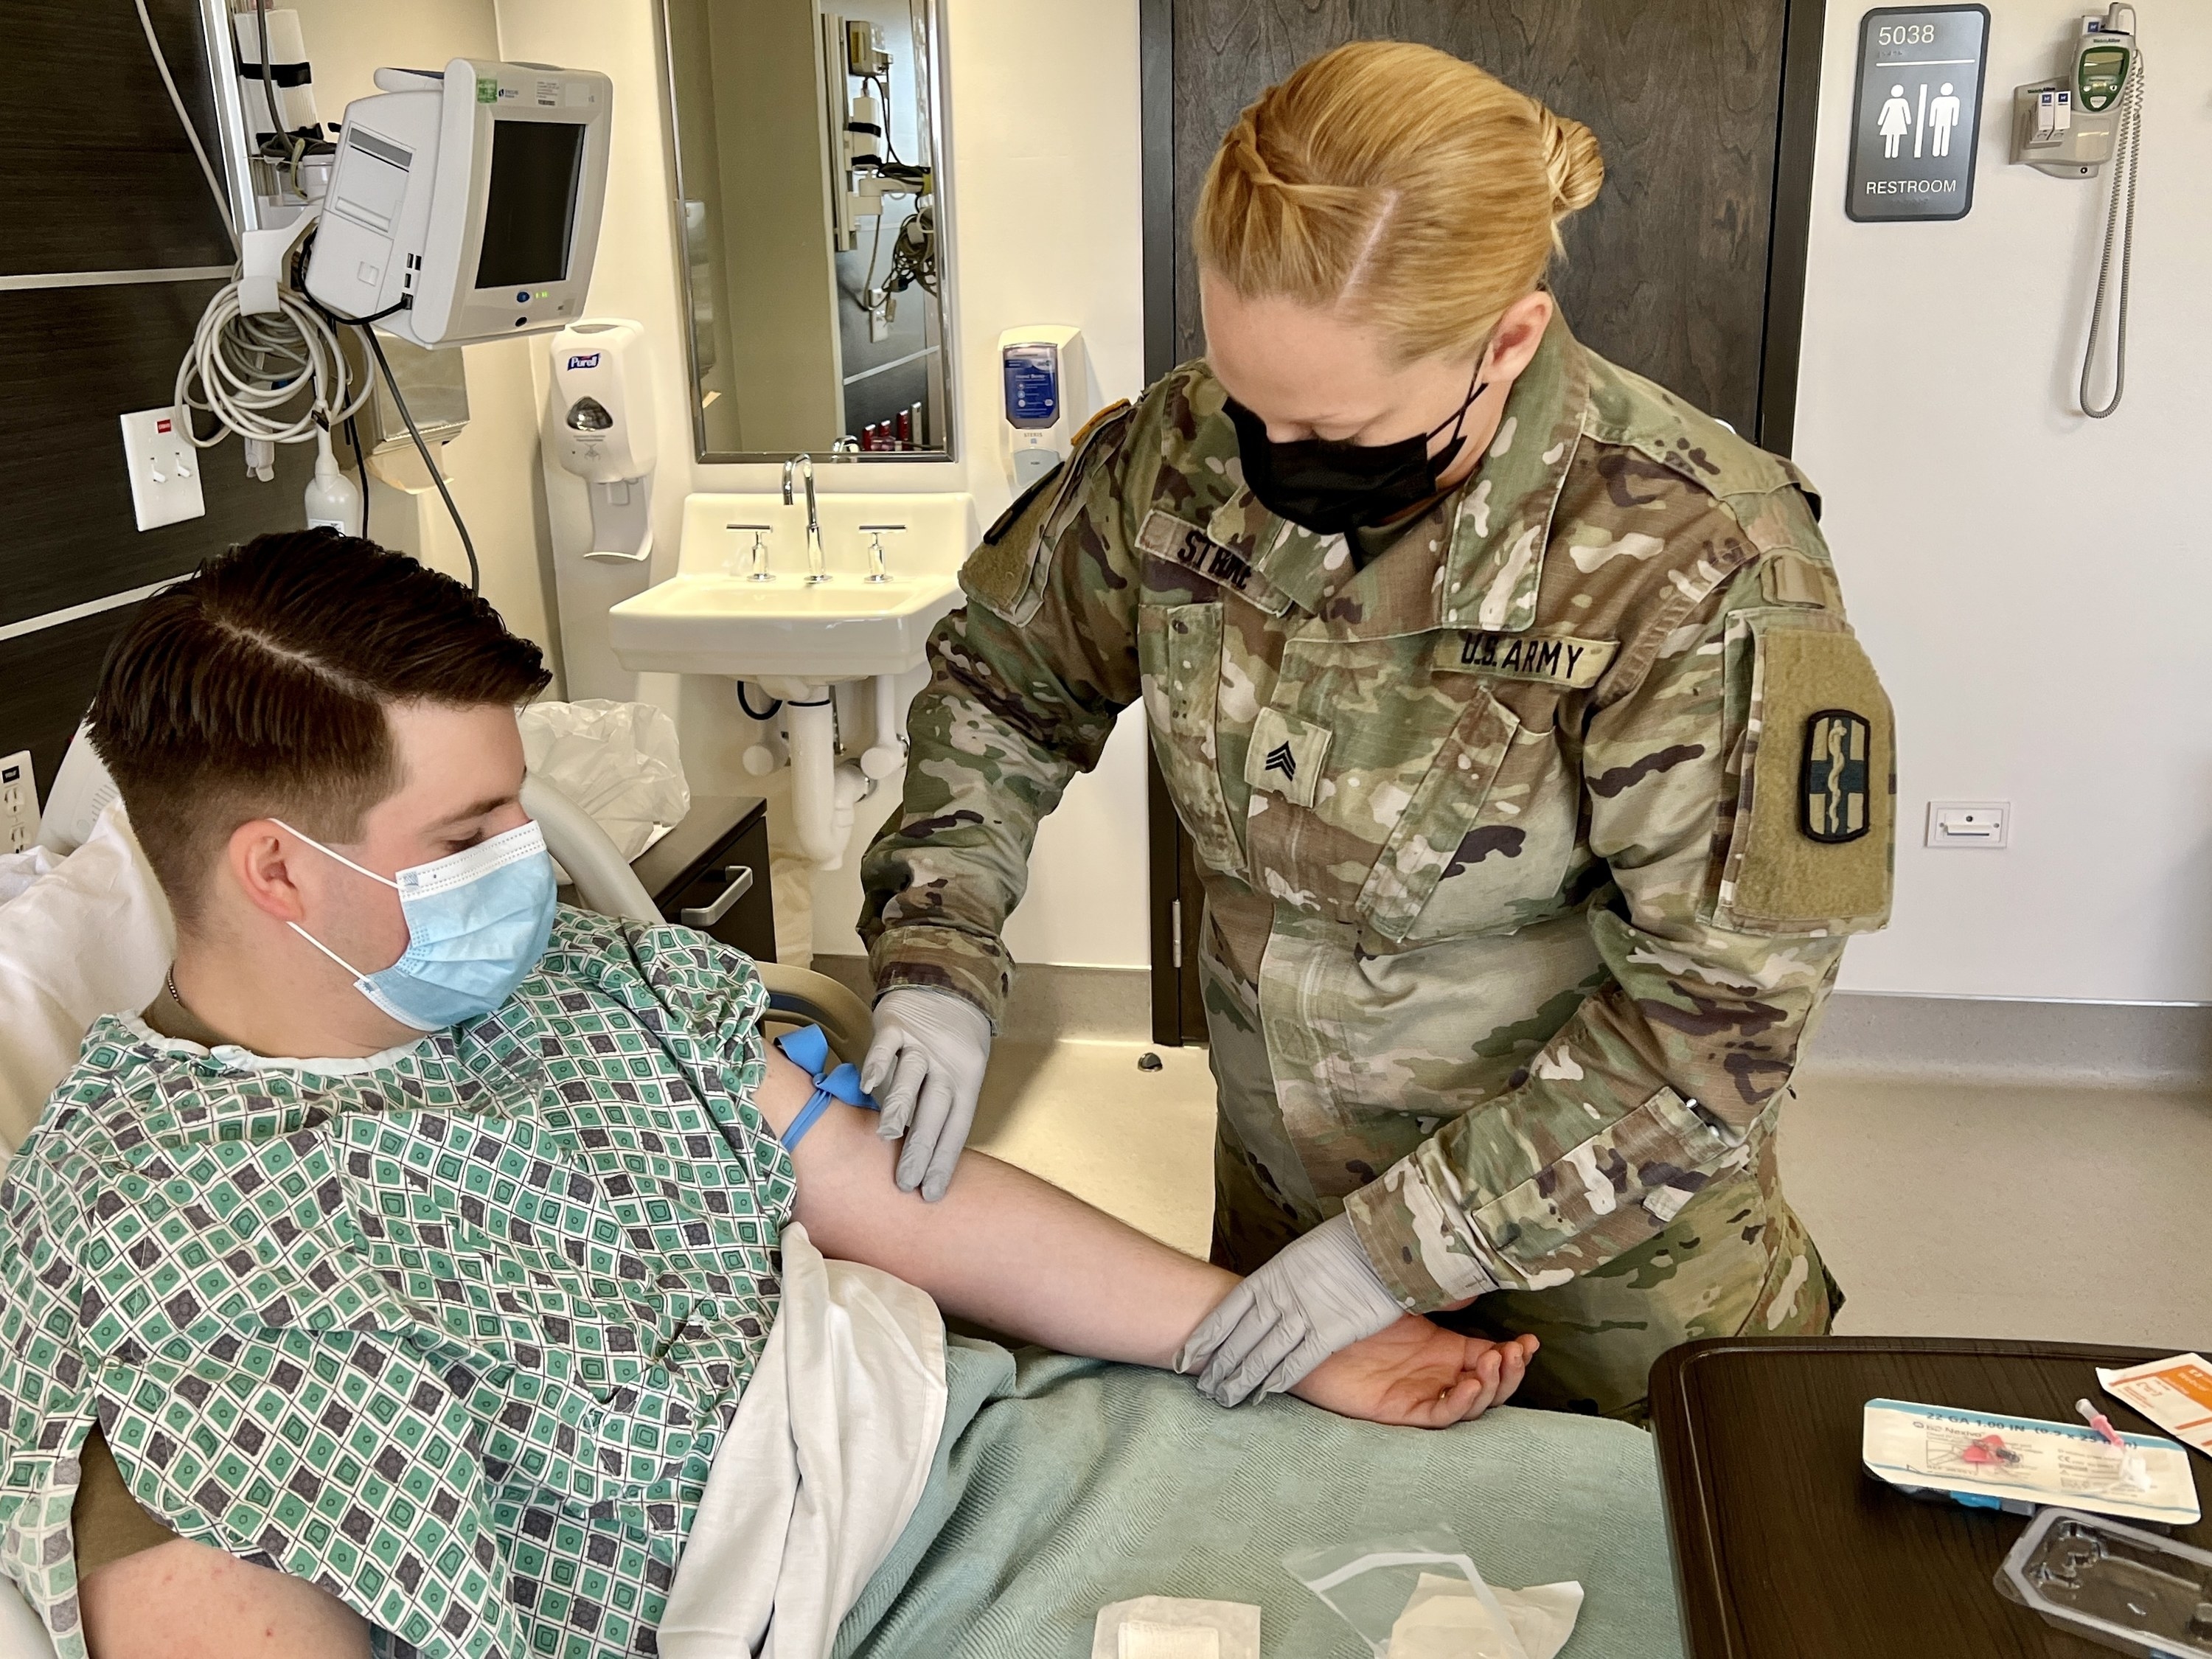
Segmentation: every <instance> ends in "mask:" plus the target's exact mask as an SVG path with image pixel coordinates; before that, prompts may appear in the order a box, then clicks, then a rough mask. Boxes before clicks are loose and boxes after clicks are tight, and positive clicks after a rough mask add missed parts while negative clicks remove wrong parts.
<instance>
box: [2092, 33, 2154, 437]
mask: <svg viewBox="0 0 2212 1659" xmlns="http://www.w3.org/2000/svg"><path fill="white" fill-rule="evenodd" d="M2135 60H2136V61H2135V66H2134V70H2133V72H2132V73H2131V74H2130V75H2129V76H2128V86H2127V90H2126V91H2125V92H2124V93H2123V94H2121V97H2122V99H2123V100H2124V101H2123V102H2122V104H2121V106H2120V118H2119V120H2118V122H2117V123H2115V124H2114V125H2115V127H2116V129H2117V130H2116V131H2115V132H2114V135H2113V138H2112V206H2111V207H2109V208H2108V209H2106V212H2105V251H2104V254H2103V256H2102V257H2101V258H2100V259H2099V260H2098V262H2097V300H2096V303H2095V304H2094V305H2093V306H2091V307H2089V343H2088V344H2087V346H2086V347H2084V348H2083V349H2082V352H2081V412H2082V413H2083V414H2084V415H2087V416H2088V417H2089V418H2090V419H2091V420H2093V421H2101V420H2103V419H2104V418H2105V416H2107V415H2109V414H2111V413H2112V411H2113V410H2116V409H2118V407H2119V406H2120V397H2121V394H2122V393H2123V392H2126V390H2127V389H2128V274H2129V266H2130V264H2131V263H2132V260H2133V256H2134V254H2135V249H2136V178H2137V176H2138V175H2139V173H2141V171H2142V94H2143V62H2142V52H2136V54H2135ZM2123 171H2124V172H2125V173H2126V175H2127V177H2126V181H2125V185H2124V189H2125V191H2126V195H2127V207H2128V211H2127V219H2126V222H2125V223H2124V225H2123V223H2122V222H2121V219H2120V196H2121V192H2122V189H2123V184H2122V180H2121V173H2122V172H2123ZM2116 231H2118V232H2119V233H2120V293H2119V304H2118V307H2117V309H2118V319H2117V327H2116V330H2115V334H2116V337H2115V339H2114V341H2113V349H2112V399H2111V401H2110V402H2108V403H2106V404H2104V405H2103V406H2102V407H2100V406H2099V405H2097V404H2093V403H2092V402H2091V401H2090V400H2089V373H2090V370H2091V369H2092V368H2093V367H2094V366H2095V363H2096V361H2097V337H2098V335H2099V334H2100V333H2101V332H2102V331H2103V329H2104V322H2105V285H2106V280H2107V279H2108V278H2109V277H2110V276H2111V275H2112V237H2113V234H2114V233H2115V232H2116Z"/></svg>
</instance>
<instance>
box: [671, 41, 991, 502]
mask: <svg viewBox="0 0 2212 1659" xmlns="http://www.w3.org/2000/svg"><path fill="white" fill-rule="evenodd" d="M940 4H941V0H660V21H661V39H662V48H663V51H664V52H665V54H666V71H667V72H666V76H665V84H666V88H667V93H668V100H669V129H670V131H671V132H672V133H673V134H674V152H675V153H674V164H675V171H676V177H675V180H674V189H675V197H676V213H677V230H678V238H679V240H680V242H681V244H682V246H683V250H684V257H683V261H682V264H683V270H684V291H685V299H686V301H687V302H688V309H689V315H690V342H689V359H690V375H691V382H692V387H691V389H692V403H691V418H692V428H693V432H694V435H695V437H696V449H697V453H698V459H700V460H702V461H708V462H715V461H748V460H763V459H766V460H778V459H782V458H783V457H785V456H787V455H790V454H794V453H799V452H800V451H805V452H807V453H811V454H813V455H817V456H825V455H829V454H831V453H841V454H842V455H849V456H850V457H851V458H852V459H859V460H870V459H904V460H913V459H940V460H945V459H951V458H952V454H953V443H952V438H953V433H952V399H951V385H950V374H949V371H948V367H947V363H946V353H945V316H944V307H943V302H942V299H941V295H942V294H943V292H944V288H945V283H944V273H945V249H944V246H943V244H942V243H941V242H940V241H939V237H938V234H937V222H938V219H939V204H940V202H941V200H942V189H943V182H944V174H943V156H944V146H943V143H942V138H941V135H940V132H939V120H938V112H939V108H940V107H941V106H942V102H943V94H942V83H941V81H940V78H939V61H938V59H939V44H938V43H939V40H940V38H941V27H942V19H941V16H940V14H939V5H940Z"/></svg>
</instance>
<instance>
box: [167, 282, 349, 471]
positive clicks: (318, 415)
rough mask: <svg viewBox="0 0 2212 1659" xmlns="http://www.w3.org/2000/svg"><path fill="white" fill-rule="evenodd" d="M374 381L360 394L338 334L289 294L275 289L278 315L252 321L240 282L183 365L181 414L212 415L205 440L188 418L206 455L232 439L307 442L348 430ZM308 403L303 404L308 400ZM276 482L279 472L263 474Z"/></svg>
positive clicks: (216, 305)
mask: <svg viewBox="0 0 2212 1659" xmlns="http://www.w3.org/2000/svg"><path fill="white" fill-rule="evenodd" d="M374 384H375V383H374V380H372V379H371V378H370V377H369V376H368V375H363V376H362V379H361V384H360V386H358V387H357V388H356V386H354V385H353V373H352V370H351V368H349V366H348V364H347V362H346V357H345V353H344V351H343V349H341V348H340V346H339V344H338V337H337V331H336V330H335V329H334V328H332V327H331V325H330V324H329V323H328V322H326V321H325V319H323V318H322V317H321V316H319V315H318V314H317V313H316V311H315V309H314V307H313V306H311V305H309V304H308V303H307V301H305V300H303V299H301V297H300V296H299V295H296V294H295V293H293V292H292V291H291V290H290V289H286V288H283V287H279V288H278V289H277V290H276V310H275V311H273V312H267V313H258V314H256V315H252V316H248V315H246V313H243V312H241V311H240V309H239V284H238V283H237V282H236V281H235V280H233V281H231V282H228V283H224V284H223V285H222V287H221V288H220V289H216V293H215V295H214V297H213V298H211V299H210V301H208V306H207V309H206V310H205V311H204V312H203V313H200V320H199V326H198V327H197V329H195V330H194V331H193V333H192V343H191V348H190V349H188V350H187V351H186V352H185V356H184V360H183V361H182V362H179V364H178V365H177V391H176V404H177V407H178V409H179V410H186V411H189V410H204V411H205V412H206V413H208V414H210V415H212V416H214V417H215V420H216V428H215V430H214V431H213V432H211V433H210V434H209V435H206V436H205V437H203V436H201V435H200V433H199V430H198V423H197V422H194V421H192V420H190V419H186V420H185V422H183V423H182V424H183V426H184V428H185V435H186V436H187V437H188V438H190V439H191V441H192V443H193V444H194V445H196V446H197V447H199V448H201V449H210V448H213V447H215V446H216V444H218V443H221V442H222V440H223V438H224V437H225V436H226V435H228V434H229V433H232V432H235V433H236V434H238V435H239V436H240V437H241V438H243V439H245V440H246V441H249V442H254V441H258V442H261V443H268V444H289V443H303V442H306V441H309V440H311V439H312V438H313V437H314V435H315V433H316V431H317V430H318V429H319V428H322V429H328V428H336V427H338V426H342V425H343V424H344V423H345V422H346V421H347V420H349V419H350V418H351V417H352V416H355V415H356V414H358V413H360V411H361V410H362V406H363V405H364V404H367V403H368V398H369V393H370V392H372V391H373V390H374ZM303 393H304V394H306V401H305V402H304V403H302V402H301V396H302V394H303ZM261 476H262V477H263V478H264V480H266V479H267V478H268V477H272V476H274V469H273V468H272V469H270V471H264V472H263V473H262V475H261Z"/></svg>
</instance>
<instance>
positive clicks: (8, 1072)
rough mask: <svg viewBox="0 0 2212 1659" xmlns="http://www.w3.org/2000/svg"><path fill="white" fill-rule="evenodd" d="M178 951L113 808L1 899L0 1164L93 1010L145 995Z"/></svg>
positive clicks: (156, 893) (150, 880)
mask: <svg viewBox="0 0 2212 1659" xmlns="http://www.w3.org/2000/svg"><path fill="white" fill-rule="evenodd" d="M175 952H176V925H175V923H174V922H173V921H171V919H170V916H169V904H168V901H167V899H166V898H164V897H163V896H161V884H159V883H158V882H156V881H155V879H154V872H153V869H152V867H151V866H149V865H148V864H147V862H146V855H145V854H143V853H142V852H140V851H139V850H138V841H137V837H136V836H133V835H132V834H131V821H130V820H129V819H128V818H127V817H125V816H124V812H123V803H122V802H120V801H118V802H116V803H115V804H114V805H112V806H110V807H108V808H107V810H106V811H104V812H102V813H101V814H100V822H99V823H97V824H95V825H94V828H93V832H92V835H91V836H90V837H89V838H88V840H87V841H86V842H85V843H84V845H83V846H82V847H80V848H77V849H76V852H74V853H71V854H70V855H69V856H68V857H67V858H65V859H64V860H61V861H60V862H59V863H58V864H57V865H55V866H53V868H52V870H50V871H48V872H46V874H44V875H42V876H40V877H39V878H38V879H37V880H35V881H33V883H32V884H30V886H29V887H28V888H27V889H26V890H23V891H22V892H21V893H19V894H18V895H16V896H15V897H13V898H11V899H9V900H8V902H6V903H4V904H0V1160H4V1158H5V1157H6V1156H8V1155H9V1154H12V1153H13V1152H15V1148H16V1147H17V1146H21V1144H22V1140H23V1137H24V1136H25V1135H27V1134H28V1133H30V1132H31V1126H32V1125H33V1124H34V1123H36V1122H37V1121H39V1114H40V1111H42V1110H43V1109H45V1107H46V1097H47V1096H48V1095H50V1094H52V1092H53V1090H54V1085H56V1084H58V1083H59V1082H60V1081H61V1080H62V1079H63V1078H64V1077H65V1076H67V1075H68V1073H69V1069H70V1066H74V1065H76V1051H77V1048H78V1046H79V1045H80V1044H81V1043H82V1042H83V1041H84V1034H85V1030H86V1029H87V1028H88V1027H89V1026H90V1025H91V1024H92V1022H93V1021H94V1020H95V1019H97V1018H99V1017H100V1015H102V1014H111V1013H118V1012H123V1011H124V1010H126V1009H127V1010H129V1011H131V1012H134V1013H135V1012H137V1011H138V1010H139V1009H141V1008H143V1007H144V1006H146V1005H147V1004H148V1003H149V1002H151V1001H153V1000H154V998H155V995H156V994H158V993H159V992H160V990H161V980H162V976H163V975H165V974H167V972H168V969H169V962H170V959H171V958H172V957H173V956H174V955H175Z"/></svg>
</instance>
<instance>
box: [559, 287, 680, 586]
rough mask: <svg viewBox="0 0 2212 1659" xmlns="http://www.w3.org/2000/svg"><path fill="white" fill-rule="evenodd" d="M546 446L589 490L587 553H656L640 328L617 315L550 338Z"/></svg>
mask: <svg viewBox="0 0 2212 1659" xmlns="http://www.w3.org/2000/svg"><path fill="white" fill-rule="evenodd" d="M546 441H547V445H548V447H550V449H551V450H552V451H553V453H554V455H555V458H556V459H558V460H559V461H560V463H561V465H562V466H563V467H564V468H566V469H567V470H568V471H571V472H573V473H574V474H575V475H576V476H577V477H580V478H581V479H583V480H584V481H585V482H586V483H587V484H589V485H590V487H591V495H592V547H591V551H590V552H588V553H586V555H585V556H586V558H591V559H608V560H616V561H628V562H643V561H644V560H646V559H647V558H648V557H650V556H651V555H652V552H653V463H654V461H655V460H656V459H658V456H659V445H658V444H657V443H656V441H655V430H654V427H653V366H652V364H651V363H650V362H648V361H647V357H646V355H645V329H644V327H643V326H642V325H640V324H637V323H632V322H626V321H624V320H623V319H620V318H617V317H610V318H604V319H599V320H598V321H593V322H581V323H576V324H574V325H571V326H569V327H568V328H564V329H562V331H560V332H559V333H558V334H556V335H555V336H554V337H553V398H552V402H551V404H550V405H549V407H548V409H547V410H546Z"/></svg>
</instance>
